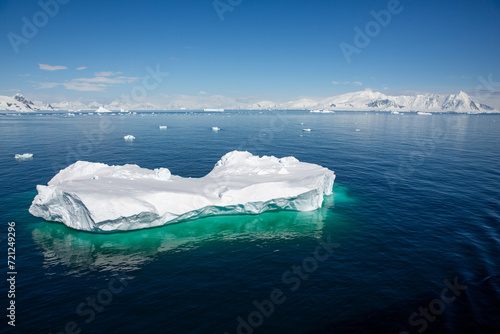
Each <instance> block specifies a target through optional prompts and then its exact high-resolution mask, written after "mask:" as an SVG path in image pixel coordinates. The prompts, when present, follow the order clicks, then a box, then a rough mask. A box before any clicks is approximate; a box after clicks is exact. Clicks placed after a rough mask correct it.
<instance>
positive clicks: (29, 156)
mask: <svg viewBox="0 0 500 334" xmlns="http://www.w3.org/2000/svg"><path fill="white" fill-rule="evenodd" d="M14 158H15V159H16V160H28V159H33V153H23V154H16V155H14Z"/></svg>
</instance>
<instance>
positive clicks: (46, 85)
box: [36, 72, 140, 92]
mask: <svg viewBox="0 0 500 334" xmlns="http://www.w3.org/2000/svg"><path fill="white" fill-rule="evenodd" d="M118 73H121V72H115V73H113V72H99V73H96V76H95V77H92V78H75V79H71V80H70V81H66V82H39V83H37V85H38V86H37V87H36V89H50V88H55V87H59V86H61V87H64V88H66V89H69V90H76V91H81V92H91V91H94V92H96V91H104V90H106V88H107V87H109V86H112V85H119V84H126V83H131V82H134V81H137V80H139V79H140V78H135V77H125V76H119V77H111V76H113V75H116V74H118ZM97 74H100V76H97Z"/></svg>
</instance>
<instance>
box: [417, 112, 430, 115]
mask: <svg viewBox="0 0 500 334" xmlns="http://www.w3.org/2000/svg"><path fill="white" fill-rule="evenodd" d="M417 114H418V115H420V116H432V114H431V113H430V112H425V111H419V112H417Z"/></svg>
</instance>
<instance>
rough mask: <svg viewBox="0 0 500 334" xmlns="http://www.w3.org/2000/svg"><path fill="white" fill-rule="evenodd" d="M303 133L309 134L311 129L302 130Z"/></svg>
mask: <svg viewBox="0 0 500 334" xmlns="http://www.w3.org/2000/svg"><path fill="white" fill-rule="evenodd" d="M302 131H304V132H311V129H302Z"/></svg>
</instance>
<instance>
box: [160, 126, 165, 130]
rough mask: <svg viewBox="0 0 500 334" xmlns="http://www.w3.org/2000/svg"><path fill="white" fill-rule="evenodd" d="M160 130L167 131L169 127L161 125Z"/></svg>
mask: <svg viewBox="0 0 500 334" xmlns="http://www.w3.org/2000/svg"><path fill="white" fill-rule="evenodd" d="M159 128H160V130H166V129H167V126H166V125H160V126H159Z"/></svg>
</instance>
